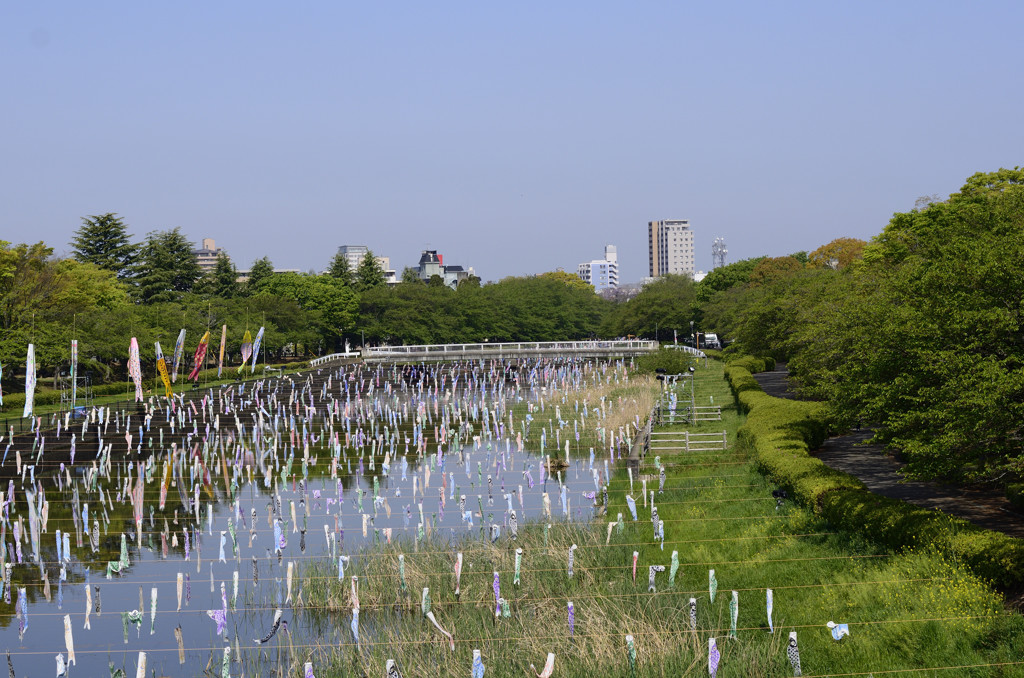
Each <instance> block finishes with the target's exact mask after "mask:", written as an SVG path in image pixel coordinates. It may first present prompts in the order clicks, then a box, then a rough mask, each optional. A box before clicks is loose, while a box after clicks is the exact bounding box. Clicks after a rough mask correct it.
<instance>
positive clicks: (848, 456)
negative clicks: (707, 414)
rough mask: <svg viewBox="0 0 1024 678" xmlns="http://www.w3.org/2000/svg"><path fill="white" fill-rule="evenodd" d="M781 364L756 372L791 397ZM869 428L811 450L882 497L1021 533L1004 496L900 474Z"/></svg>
mask: <svg viewBox="0 0 1024 678" xmlns="http://www.w3.org/2000/svg"><path fill="white" fill-rule="evenodd" d="M787 374H788V372H787V370H786V365H785V364H779V365H777V366H776V369H775V370H774V371H772V372H762V373H760V374H755V375H754V378H755V379H757V382H758V383H759V384H760V385H761V388H763V389H764V391H765V393H768V394H769V395H773V396H775V397H777V398H794V397H795V396H794V394H793V393H792V392H791V391H790V390H789V381H788V379H787ZM872 435H873V431H871V430H868V429H864V430H860V431H851V432H850V433H848V434H846V435H842V436H836V437H835V438H830V439H829V440H827V441H825V444H824V445H822V446H821V448H820V449H818V450H815V451H813V452H812V453H811V454H813V455H814V456H816V457H818V458H819V459H821V460H822V461H823V462H825V464H826V465H827V466H829V467H831V468H834V469H836V470H838V471H844V472H846V473H849V474H850V475H852V476H855V477H857V478H858V479H860V481H861V482H863V483H864V484H865V485H866V486H867V488H868V489H869V490H871V491H872V492H874V493H875V494H880V495H882V496H883V497H891V498H893V499H902V500H903V501H906V502H909V503H911V504H915V505H917V506H922V507H924V508H929V509H935V510H937V511H942V512H944V513H948V514H950V515H954V516H957V517H959V518H963V519H965V520H969V521H970V522H972V523H974V524H975V525H978V526H980V527H984V528H986V529H989V530H995V531H997V532H1002V533H1004V534H1008V535H1010V536H1013V537H1021V538H1024V514H1022V513H1020V512H1018V510H1017V509H1016V508H1014V507H1013V506H1012V505H1011V504H1010V502H1009V501H1008V500H1007V499H1006V497H1004V496H1002V495H1001V494H999V493H996V492H990V491H984V490H971V489H964V488H961V487H954V486H950V485H942V484H939V483H933V482H922V481H916V480H905V479H904V477H903V475H902V474H901V473H900V469H901V468H902V467H903V464H902V463H901V462H900V461H898V460H897V459H895V458H893V457H892V456H891V455H889V454H888V453H887V452H886V450H885V449H884V448H882V446H881V445H869V444H867V442H866V441H867V440H868V439H870V438H871V436H872Z"/></svg>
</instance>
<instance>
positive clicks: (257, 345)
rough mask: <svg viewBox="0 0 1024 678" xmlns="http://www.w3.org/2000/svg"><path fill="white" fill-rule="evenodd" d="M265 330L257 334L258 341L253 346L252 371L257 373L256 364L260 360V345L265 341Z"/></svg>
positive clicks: (261, 329)
mask: <svg viewBox="0 0 1024 678" xmlns="http://www.w3.org/2000/svg"><path fill="white" fill-rule="evenodd" d="M263 329H264V328H262V327H261V328H260V331H259V332H257V333H256V341H254V342H253V344H252V371H253V372H255V371H256V362H257V361H258V360H259V359H260V343H261V342H262V341H263Z"/></svg>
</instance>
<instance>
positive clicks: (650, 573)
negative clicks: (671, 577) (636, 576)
mask: <svg viewBox="0 0 1024 678" xmlns="http://www.w3.org/2000/svg"><path fill="white" fill-rule="evenodd" d="M664 571H665V566H664V565H651V566H650V567H649V568H648V569H647V592H648V593H654V592H655V589H654V575H656V574H658V573H659V572H664Z"/></svg>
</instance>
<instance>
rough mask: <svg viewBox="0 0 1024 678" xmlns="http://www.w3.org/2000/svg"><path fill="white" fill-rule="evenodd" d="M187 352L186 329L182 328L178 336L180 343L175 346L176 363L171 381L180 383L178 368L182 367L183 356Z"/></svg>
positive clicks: (172, 369) (172, 367)
mask: <svg viewBox="0 0 1024 678" xmlns="http://www.w3.org/2000/svg"><path fill="white" fill-rule="evenodd" d="M184 351H185V329H184V328H182V330H181V332H180V333H179V334H178V341H177V343H176V344H174V362H173V364H172V365H171V381H178V366H179V365H181V354H182V353H183V352H184Z"/></svg>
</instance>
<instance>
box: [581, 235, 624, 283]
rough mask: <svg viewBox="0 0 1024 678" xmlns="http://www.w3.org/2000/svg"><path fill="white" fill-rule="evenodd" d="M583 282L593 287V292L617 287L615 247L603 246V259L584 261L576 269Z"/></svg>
mask: <svg viewBox="0 0 1024 678" xmlns="http://www.w3.org/2000/svg"><path fill="white" fill-rule="evenodd" d="M576 275H578V276H579V277H580V278H582V279H583V282H585V283H588V284H590V285H593V286H594V291H595V292H600V291H601V290H604V289H608V288H615V287H618V286H619V255H618V251H617V250H616V248H615V245H605V246H604V259H594V260H593V261H585V262H583V263H582V264H580V265H579V267H578V268H577V269H576Z"/></svg>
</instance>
